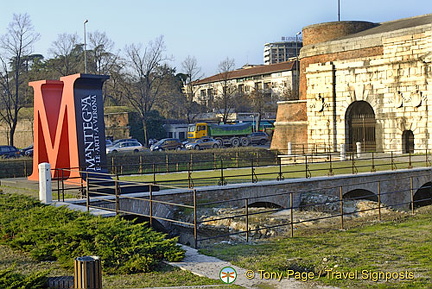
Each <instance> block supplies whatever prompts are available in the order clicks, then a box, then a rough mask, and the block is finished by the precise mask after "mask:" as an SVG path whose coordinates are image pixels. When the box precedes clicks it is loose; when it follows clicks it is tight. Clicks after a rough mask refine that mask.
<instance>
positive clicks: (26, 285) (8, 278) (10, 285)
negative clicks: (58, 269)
mask: <svg viewBox="0 0 432 289" xmlns="http://www.w3.org/2000/svg"><path fill="white" fill-rule="evenodd" d="M47 275H48V271H40V272H36V273H32V274H29V275H24V274H21V273H17V272H15V271H14V267H11V268H7V269H4V270H0V288H4V289H39V288H47V286H46V281H47Z"/></svg>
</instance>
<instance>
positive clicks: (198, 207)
mask: <svg viewBox="0 0 432 289" xmlns="http://www.w3.org/2000/svg"><path fill="white" fill-rule="evenodd" d="M80 173H81V174H82V175H83V176H84V179H85V182H81V183H75V189H78V191H79V194H81V197H82V198H85V206H86V207H87V210H88V211H90V210H91V209H100V210H105V211H110V212H114V213H115V214H116V215H135V216H141V217H146V218H148V219H149V223H150V225H151V226H153V225H154V221H155V220H157V221H159V222H168V223H170V224H173V225H175V226H178V227H181V228H185V229H187V230H189V231H191V232H192V235H193V240H194V246H195V247H198V246H199V244H200V243H202V242H206V241H209V240H220V239H225V240H226V238H231V237H233V236H240V237H241V239H242V240H243V241H246V242H248V241H249V240H250V239H251V237H250V236H251V235H253V234H255V233H256V232H258V231H261V230H274V229H276V228H282V227H285V228H288V231H287V232H288V233H289V235H290V236H291V237H294V236H295V231H296V230H297V229H296V227H297V226H299V225H301V224H304V223H310V222H317V221H322V220H326V219H333V220H338V221H339V226H338V227H336V228H339V229H345V228H347V227H348V226H347V218H348V217H349V216H353V215H355V214H359V213H366V212H370V211H376V219H377V220H381V219H382V216H383V212H382V211H383V210H384V209H390V208H396V209H397V208H402V207H405V208H407V207H408V208H409V210H410V211H411V213H412V214H414V213H415V209H416V208H417V207H419V206H424V205H430V204H432V186H431V182H428V183H427V184H425V185H423V186H421V187H414V185H413V184H414V182H413V177H407V178H406V179H407V182H409V184H410V187H409V189H406V190H404V191H397V190H395V191H389V192H383V191H382V190H381V183H382V182H384V180H379V181H372V182H363V183H361V184H364V185H370V184H375V185H376V192H377V194H376V195H373V197H374V201H375V203H376V207H373V208H368V209H362V210H360V209H356V210H354V211H350V212H345V210H344V208H345V204H346V202H347V198H345V197H344V196H343V193H342V192H343V191H344V186H343V185H342V186H340V185H339V186H334V187H330V188H317V189H314V190H303V191H295V192H282V193H277V194H270V195H265V196H261V197H256V196H255V197H247V198H230V199H225V200H217V201H213V200H211V198H210V197H209V196H207V195H203V194H202V193H197V191H196V190H195V189H187V188H182V189H181V190H180V192H176V193H175V194H172V193H171V194H167V193H164V191H163V190H162V187H161V186H160V185H157V184H153V183H141V182H129V181H122V180H119V178H118V176H115V175H108V174H95V173H90V172H85V171H82V172H80ZM58 175H59V176H61V175H62V174H58ZM424 176H427V177H428V178H430V177H431V175H430V172H425V174H424ZM417 177H418V176H417ZM63 181H64V180H60V182H63ZM60 187H63V186H62V185H61V186H60ZM64 187H67V185H65V186H64ZM71 187H72V186H71ZM163 187H164V188H165V189H177V190H179V188H178V187H175V186H163ZM137 188H138V189H137ZM323 190H327V191H328V190H333V191H334V194H332V195H331V196H332V197H333V199H331V200H325V201H324V202H315V203H308V204H305V203H303V202H299V203H298V204H295V202H294V200H295V199H301V197H302V196H308V195H311V194H312V195H313V194H319V193H320V192H321V191H323ZM130 192H135V193H136V192H142V193H141V194H139V195H137V194H131V193H130ZM420 192H421V193H420ZM393 194H403V195H405V196H406V195H408V196H409V198H408V199H409V201H408V202H399V203H393V204H392V206H391V207H390V206H389V205H386V204H385V203H383V202H382V201H381V200H382V198H383V197H384V196H386V195H393ZM327 196H328V195H327ZM271 197H286V198H288V199H289V206H288V207H286V208H267V209H265V210H264V211H259V212H256V211H255V210H253V209H252V208H251V205H253V204H254V203H256V202H257V201H259V200H260V199H263V198H265V199H268V198H271ZM370 197H371V195H363V196H358V197H355V198H351V199H350V200H359V199H369V198H370ZM59 198H60V197H59ZM63 199H64V197H63ZM395 199H403V198H395ZM126 200H129V201H135V202H137V204H136V205H135V207H139V208H141V211H140V212H137V211H131V210H127V209H125V208H124V207H123V206H122V202H123V201H126ZM209 200H210V201H209ZM233 204H236V206H239V207H240V208H241V210H242V212H240V213H237V214H235V215H229V216H220V217H217V218H213V219H210V220H208V219H207V220H206V219H205V218H204V216H205V215H207V214H206V213H202V210H203V209H204V210H207V211H208V210H209V209H210V210H213V211H215V209H216V208H231V207H233ZM159 205H163V206H165V207H167V208H168V209H169V210H170V211H171V212H182V215H183V216H184V217H183V218H179V217H167V216H165V215H164V216H161V215H158V212H156V210H157V208H158V206H159ZM320 207H321V208H322V207H326V208H327V207H334V208H336V209H335V210H333V211H332V213H331V214H328V215H325V216H319V217H314V218H308V219H302V220H298V219H297V220H296V216H297V215H298V214H299V213H300V212H304V211H314V210H315V209H316V208H320ZM281 210H289V218H288V219H287V221H285V222H280V223H278V224H271V225H265V224H264V225H263V224H259V227H256V224H257V216H259V215H263V214H271V213H276V212H279V211H281ZM264 219H266V218H264ZM222 220H242V221H243V222H244V224H245V228H244V229H243V230H239V229H235V230H231V231H230V230H228V232H224V233H220V232H217V233H214V230H215V228H212V226H210V225H208V224H209V223H210V222H214V221H222ZM209 229H211V230H213V233H212V234H211V235H210V236H209V234H208V230H209ZM330 229H335V228H329V230H330Z"/></svg>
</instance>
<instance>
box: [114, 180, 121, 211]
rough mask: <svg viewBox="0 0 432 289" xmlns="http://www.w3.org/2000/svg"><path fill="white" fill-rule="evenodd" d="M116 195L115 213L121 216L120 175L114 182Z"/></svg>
mask: <svg viewBox="0 0 432 289" xmlns="http://www.w3.org/2000/svg"><path fill="white" fill-rule="evenodd" d="M114 185H115V186H114V193H115V213H116V215H118V214H119V209H120V199H119V198H120V196H119V194H120V184H119V177H118V175H116V177H115V180H114Z"/></svg>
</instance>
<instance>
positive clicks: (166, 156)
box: [165, 153, 170, 173]
mask: <svg viewBox="0 0 432 289" xmlns="http://www.w3.org/2000/svg"><path fill="white" fill-rule="evenodd" d="M165 171H166V172H167V173H169V171H170V170H169V156H168V154H167V153H165Z"/></svg>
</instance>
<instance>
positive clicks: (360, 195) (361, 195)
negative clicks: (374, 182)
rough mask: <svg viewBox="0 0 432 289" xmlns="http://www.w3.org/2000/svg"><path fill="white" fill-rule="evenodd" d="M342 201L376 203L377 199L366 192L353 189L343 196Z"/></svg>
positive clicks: (369, 192) (372, 194)
mask: <svg viewBox="0 0 432 289" xmlns="http://www.w3.org/2000/svg"><path fill="white" fill-rule="evenodd" d="M343 199H344V200H369V201H374V202H378V197H377V195H375V194H374V193H372V192H371V191H368V190H363V189H355V190H352V191H349V192H348V193H346V194H344V195H343Z"/></svg>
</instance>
